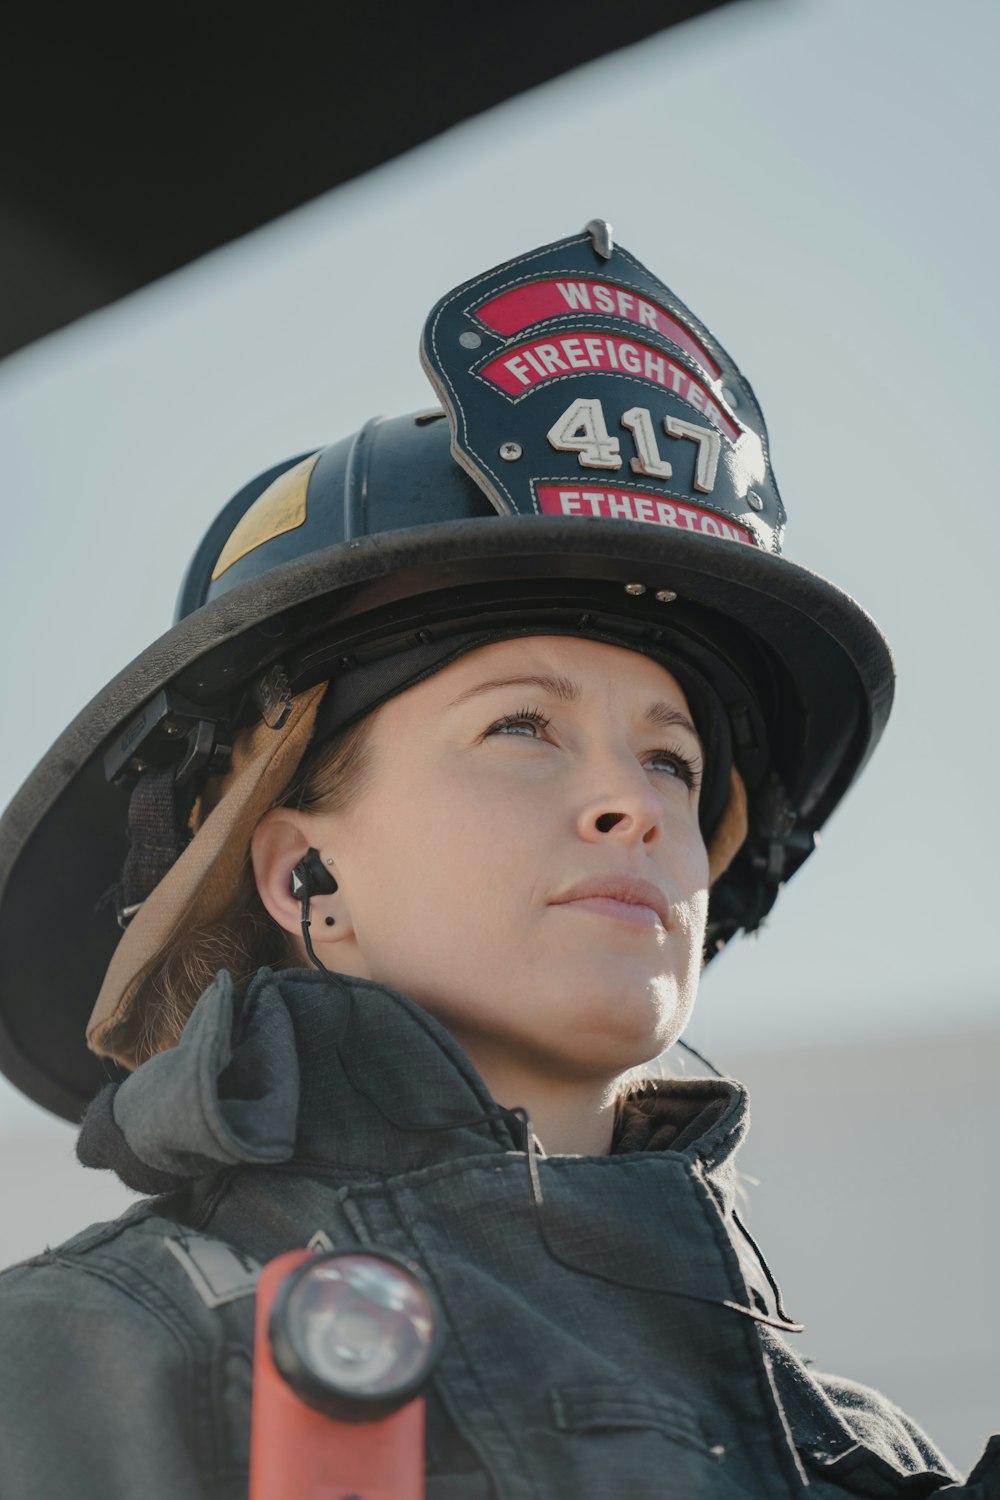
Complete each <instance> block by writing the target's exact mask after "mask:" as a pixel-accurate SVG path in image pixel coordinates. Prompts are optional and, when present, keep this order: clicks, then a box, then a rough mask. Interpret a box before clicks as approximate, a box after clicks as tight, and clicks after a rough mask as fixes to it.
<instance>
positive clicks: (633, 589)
mask: <svg viewBox="0 0 1000 1500" xmlns="http://www.w3.org/2000/svg"><path fill="white" fill-rule="evenodd" d="M625 592H626V594H634V595H636V596H637V597H638V595H639V594H644V593H645V592H646V585H645V584H644V583H627V584H626V585H625Z"/></svg>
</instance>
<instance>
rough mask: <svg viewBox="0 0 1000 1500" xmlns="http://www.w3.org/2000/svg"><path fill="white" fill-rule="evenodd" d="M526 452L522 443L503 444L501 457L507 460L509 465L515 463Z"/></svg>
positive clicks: (501, 445)
mask: <svg viewBox="0 0 1000 1500" xmlns="http://www.w3.org/2000/svg"><path fill="white" fill-rule="evenodd" d="M523 451H524V450H523V449H522V447H521V444H520V443H501V444H500V457H501V458H505V459H506V460H507V462H508V463H509V464H512V463H514V462H515V461H516V460H517V459H519V458H520V457H521V454H522V452H523Z"/></svg>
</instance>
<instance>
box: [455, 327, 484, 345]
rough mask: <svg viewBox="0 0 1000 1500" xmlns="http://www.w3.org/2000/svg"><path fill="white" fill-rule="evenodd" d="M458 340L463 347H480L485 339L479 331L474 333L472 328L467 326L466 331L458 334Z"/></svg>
mask: <svg viewBox="0 0 1000 1500" xmlns="http://www.w3.org/2000/svg"><path fill="white" fill-rule="evenodd" d="M458 342H459V343H460V344H461V346H462V348H463V349H478V348H479V346H480V344H481V343H482V342H483V341H482V339H481V338H480V337H479V334H478V333H473V331H472V329H471V328H467V329H466V330H465V332H464V333H460V334H459V335H458Z"/></svg>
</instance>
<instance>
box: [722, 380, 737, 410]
mask: <svg viewBox="0 0 1000 1500" xmlns="http://www.w3.org/2000/svg"><path fill="white" fill-rule="evenodd" d="M721 394H722V399H723V401H725V403H726V405H727V406H739V404H740V403H739V401H738V400H737V399H736V392H735V391H734V390H732V389H731V388H730V387H729V386H728V385H724V386H723V387H722V392H721Z"/></svg>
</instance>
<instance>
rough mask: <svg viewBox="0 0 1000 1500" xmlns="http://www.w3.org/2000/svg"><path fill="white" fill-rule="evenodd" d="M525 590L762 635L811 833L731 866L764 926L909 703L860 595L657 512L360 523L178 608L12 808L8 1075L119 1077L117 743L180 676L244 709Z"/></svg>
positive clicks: (726, 928)
mask: <svg viewBox="0 0 1000 1500" xmlns="http://www.w3.org/2000/svg"><path fill="white" fill-rule="evenodd" d="M637 585H641V586H643V592H642V593H641V594H640V593H638V592H635V589H636V586H637ZM627 586H628V587H630V588H631V589H632V590H633V591H632V592H626V588H627ZM491 590H492V591H493V592H492V593H491V592H490V591H491ZM521 594H523V595H524V596H525V598H526V599H527V598H529V597H530V599H531V604H532V610H533V617H535V615H537V613H538V601H539V599H542V600H543V601H544V602H545V606H546V607H547V608H556V607H557V606H558V605H559V604H560V601H561V603H562V604H563V605H564V606H565V609H567V610H570V611H571V610H572V609H574V608H576V607H578V605H579V603H580V602H581V601H584V602H586V601H588V600H589V601H590V607H597V608H600V609H604V610H606V611H608V612H609V613H610V612H614V614H615V616H616V617H617V618H619V619H620V620H622V621H624V622H626V624H627V623H628V622H633V623H634V625H635V628H636V631H637V636H636V639H637V643H638V642H639V641H641V639H642V634H643V632H646V633H647V634H648V633H649V632H652V631H655V630H656V629H657V628H662V630H663V631H666V632H668V633H669V632H670V631H671V630H672V629H674V628H675V623H674V622H676V623H677V624H678V625H680V626H682V627H683V628H684V629H685V630H689V631H690V632H692V633H693V636H698V637H700V638H701V639H707V640H709V641H710V640H711V639H712V638H713V635H712V622H713V621H717V622H720V625H722V626H724V628H725V631H726V632H727V640H728V642H729V643H730V644H731V645H732V649H733V651H734V653H735V655H736V657H739V655H740V652H741V650H742V649H743V647H745V648H746V651H747V652H748V653H750V655H751V656H754V657H755V658H756V659H758V660H759V661H761V662H766V663H767V675H768V685H767V694H768V695H769V699H770V701H769V704H768V708H767V717H768V722H769V725H770V732H771V737H772V745H771V750H770V755H771V759H772V761H773V760H774V759H775V758H777V761H778V762H779V763H780V765H781V768H782V782H783V784H784V787H785V789H786V791H787V794H788V796H789V798H790V799H791V802H792V804H793V805H794V809H795V813H796V820H797V828H798V834H799V843H798V845H797V846H796V845H795V844H789V846H788V848H787V849H786V850H785V851H784V863H783V865H782V867H781V869H780V870H779V871H777V872H775V871H773V870H772V871H771V872H768V871H767V870H761V869H755V867H754V864H753V859H752V858H751V857H750V856H748V857H747V858H746V859H743V858H742V856H741V858H740V859H738V860H737V861H736V863H735V864H734V867H733V869H732V871H731V872H729V873H728V874H727V875H726V876H725V877H723V880H722V882H720V884H721V886H722V888H723V889H722V891H721V893H720V894H719V902H720V906H719V910H720V911H721V912H722V913H723V919H722V927H721V928H720V929H719V930H720V931H722V933H723V939H722V940H724V939H725V937H726V936H728V935H729V932H730V931H731V930H732V931H735V930H736V929H737V928H738V927H739V926H741V925H747V922H746V920H745V915H746V912H747V911H749V910H758V909H759V910H764V909H766V904H769V901H768V900H767V881H768V880H770V881H771V883H772V885H775V888H776V884H775V882H776V880H778V879H780V880H786V879H787V878H788V877H789V875H790V874H792V873H794V870H795V869H796V868H797V867H798V865H799V864H800V863H801V861H802V859H804V858H805V857H806V854H807V853H808V851H809V847H810V845H809V839H808V837H805V838H803V837H802V834H803V832H805V833H806V834H807V835H808V834H810V833H813V832H815V831H816V830H817V829H818V828H820V827H821V826H822V824H823V823H824V822H825V820H826V819H827V817H828V816H829V814H830V813H831V811H832V810H833V808H834V807H835V806H836V804H837V802H838V801H839V800H840V798H841V797H842V796H843V794H844V792H845V791H846V790H847V787H848V786H849V785H850V783H851V781H852V780H853V779H854V777H855V776H856V775H857V774H858V772H859V771H860V770H861V768H862V767H863V765H864V764H865V762H866V760H867V759H868V757H869V755H870V754H871V751H872V749H873V748H874V746H875V744H876V743H877V741H878V739H879V736H880V735H881V732H882V729H883V727H884V725H885V721H886V719H887V717H888V713H889V709H890V707H891V703H892V693H893V681H894V673H893V665H892V658H891V655H890V652H889V648H888V646H887V644H886V642H885V640H884V638H883V636H882V634H881V632H880V631H879V629H878V627H877V626H876V625H875V623H874V622H873V621H872V619H871V618H870V616H869V615H868V614H867V613H866V612H865V611H864V610H863V609H862V608H861V607H860V606H859V605H858V604H857V603H856V602H855V601H854V600H853V599H851V598H850V597H849V596H848V595H847V594H845V593H844V592H843V591H842V590H840V589H838V588H837V587H836V586H835V585H833V584H831V583H829V582H828V581H827V580H826V579H824V578H822V577H820V576H819V575H817V574H815V573H812V572H810V571H809V570H807V569H805V568H802V567H800V566H798V565H796V564H795V563H791V562H789V561H787V560H786V559H784V558H781V557H779V556H776V555H772V554H769V553H767V552H765V551H763V550H762V549H760V548H756V547H750V546H744V545H740V544H739V543H734V542H731V541H728V540H723V539H717V538H714V537H710V536H704V535H689V534H686V533H684V532H682V531H680V530H676V529H668V528H663V527H654V526H649V525H645V524H643V523H641V522H631V521H618V520H615V521H611V520H604V519H599V518H593V519H590V518H583V517H572V518H561V517H532V518H526V517H504V516H496V517H477V518H473V519H469V520H458V521H449V522H444V523H440V524H437V523H434V524H425V525H420V526H415V527H411V528H409V529H406V530H398V531H394V532H392V533H390V534H385V533H383V534H380V535H374V536H368V537H361V538H358V539H357V540H354V541H351V542H346V543H342V544H340V545H337V546H334V547H330V548H327V549H325V550H320V551H316V552H311V553H309V554H308V555H307V556H304V557H301V558H298V559H295V560H293V561H290V562H287V563H285V564H283V565H281V566H279V567H276V568H273V569H271V570H270V571H268V572H267V573H266V574H265V575H264V576H262V577H260V578H258V579H254V580H251V581H248V582H246V583H243V584H239V585H237V586H236V587H234V588H233V589H232V590H231V591H230V592H229V593H226V594H224V595H222V596H221V597H219V598H217V599H215V600H213V601H212V602H210V603H208V604H206V605H204V606H203V607H201V608H199V609H197V610H196V611H195V612H194V613H192V614H191V615H189V616H188V617H187V618H185V619H183V620H181V621H180V623H179V624H177V625H175V626H174V627H173V628H172V629H171V630H169V631H168V632H167V633H166V634H165V635H163V636H162V637H161V638H160V639H159V640H158V641H156V642H155V643H154V644H153V645H152V646H150V647H149V648H148V649H147V650H146V651H144V652H143V653H142V654H141V655H140V656H139V657H137V658H136V659H135V660H134V661H133V662H132V663H131V664H130V665H129V666H127V667H126V668H125V669H124V670H123V671H122V672H121V673H119V675H118V676H117V677H116V678H115V679H114V680H113V681H112V682H111V683H109V684H108V686H107V687H106V688H104V689H103V690H102V691H101V692H100V693H98V694H97V696H96V697H95V698H94V699H93V700H92V701H91V703H89V704H88V705H87V707H86V708H85V709H84V710H83V711H82V712H81V713H80V714H79V715H78V717H77V718H76V719H75V720H74V722H73V723H72V724H71V725H70V726H69V728H68V729H67V730H66V731H65V732H64V734H63V735H61V736H60V738H59V740H58V741H57V742H56V743H55V745H54V746H53V747H52V749H51V750H50V751H49V753H48V754H47V755H46V756H45V758H44V759H43V760H42V761H41V763H40V764H39V766H38V767H37V768H36V770H35V771H34V773H33V774H32V775H31V776H30V777H29V779H28V780H27V782H26V783H25V784H24V786H23V787H22V788H21V790H20V791H19V793H18V794H17V796H16V797H15V799H14V801H13V802H12V803H11V805H10V807H9V808H8V810H7V812H6V814H5V815H4V817H3V819H2V821H0V1067H2V1069H3V1071H4V1072H5V1073H6V1074H7V1076H8V1077H9V1078H10V1079H11V1081H12V1082H13V1083H14V1084H15V1085H16V1086H17V1087H18V1088H20V1089H21V1090H22V1091H23V1092H24V1093H26V1094H27V1095H28V1096H29V1097H30V1098H32V1099H34V1100H35V1101H36V1102H37V1103H39V1104H41V1105H42V1106H43V1107H45V1108H46V1109H50V1110H52V1111H54V1112H55V1113H56V1114H59V1115H62V1116H64V1117H65V1118H67V1119H77V1118H79V1116H80V1114H81V1113H82V1111H83V1109H84V1108H85V1107H86V1105H87V1103H88V1102H89V1100H90V1099H91V1098H92V1097H93V1094H94V1093H95V1092H96V1090H97V1089H98V1088H99V1087H100V1086H101V1084H102V1083H104V1082H105V1081H107V1079H108V1078H109V1077H113V1076H116V1073H117V1070H116V1069H115V1067H114V1065H112V1064H110V1063H108V1062H107V1061H105V1060H103V1059H99V1058H97V1057H95V1056H93V1055H92V1054H91V1053H90V1052H88V1050H87V1047H86V1043H85V1028H86V1023H87V1019H88V1016H89V1014H90V1010H91V1007H92V1006H93V1003H94V999H95V997H96V995H97V992H98V990H99V988H100V984H101V979H102V976H103V974H104V972H105V970H106V968H107V965H108V963H109V961H110V958H111V955H112V953H113V951H114V949H115V946H116V944H117V942H118V940H119V938H120V936H121V934H120V931H119V928H118V925H117V921H116V912H115V906H114V902H113V900H110V899H109V892H110V891H111V890H112V888H113V887H114V885H115V883H116V882H117V880H118V878H119V875H120V872H121V867H122V863H123V861H124V857H125V853H126V847H127V810H128V795H127V792H126V791H125V790H123V789H122V788H121V787H120V786H116V785H113V784H110V783H109V782H108V781H107V780H106V779H105V773H104V755H105V752H106V751H107V750H108V748H109V746H111V745H114V744H115V742H116V741H117V740H118V739H119V738H120V736H121V735H122V732H123V730H124V729H125V727H126V726H128V725H129V724H130V723H131V722H132V721H133V720H135V719H136V716H137V715H139V714H140V713H141V711H142V710H143V708H144V706H145V705H146V704H148V703H149V702H150V700H151V699H153V698H154V697H155V695H156V694H157V693H159V692H160V691H161V689H164V688H170V687H174V688H179V689H180V690H181V691H183V693H184V695H185V697H186V698H187V699H189V700H192V701H195V702H204V703H205V704H213V703H218V702H219V701H220V700H221V699H225V698H228V699H229V701H231V702H233V703H235V702H236V701H237V700H238V699H239V698H240V697H241V695H245V689H246V686H247V684H248V683H249V682H250V681H251V680H252V678H253V677H254V676H255V675H256V674H258V673H259V672H260V671H261V670H262V669H263V668H265V667H266V666H268V665H270V664H272V663H273V662H275V661H278V660H281V661H282V662H283V664H286V665H287V664H288V662H289V661H290V660H294V662H295V667H294V671H295V673H297V674H298V677H299V681H298V683H297V684H296V687H301V686H302V685H304V684H305V681H306V679H307V678H308V676H309V673H310V671H311V672H312V674H313V680H316V678H317V677H318V676H322V675H324V674H325V675H327V676H330V675H335V662H336V652H337V650H338V648H344V649H345V650H356V649H357V646H358V643H359V642H362V643H363V641H364V640H366V639H367V640H374V639H376V638H386V637H387V636H388V635H389V634H391V633H392V632H393V631H395V632H396V633H397V634H399V635H400V636H401V637H402V638H404V639H405V636H406V632H407V631H409V630H412V629H413V628H414V626H415V622H418V621H420V620H421V619H423V620H425V621H427V620H432V621H433V620H435V619H437V620H441V621H444V620H445V619H446V618H450V619H458V618H460V616H461V614H462V609H463V607H464V608H466V610H467V612H476V613H477V617H478V618H479V619H481V618H482V616H481V614H478V605H477V601H481V600H482V599H483V598H484V597H489V598H490V599H491V600H495V601H496V602H497V607H500V605H501V604H502V606H503V608H504V609H506V610H507V611H508V613H509V612H510V611H512V610H516V608H517V598H518V596H519V595H521ZM658 594H670V595H676V596H677V597H676V600H675V601H672V602H661V601H659V600H658V599H657V595H658ZM615 601H617V603H616V602H615ZM317 641H321V642H323V643H325V644H323V646H322V649H319V650H317V649H315V643H316V642H317ZM345 643H346V644H345ZM640 649H641V646H640ZM760 857H761V856H760V854H759V852H758V853H757V854H756V855H755V856H753V858H756V859H757V861H758V863H759V860H760ZM754 882H757V885H758V886H759V890H758V889H756V888H755V891H754V893H753V900H751V899H750V895H749V894H748V893H749V892H750V887H751V886H752V885H753V884H754ZM715 899H716V897H715V895H714V894H713V901H714V900H715ZM770 899H771V900H773V894H772V895H771V897H770ZM755 903H756V904H755ZM764 903H766V904H764ZM726 912H730V913H731V917H730V918H726V916H725V914H726ZM55 913H58V920H57V923H56V919H55V917H54V914H55ZM741 917H742V918H744V920H741ZM55 925H58V931H59V941H58V942H54V941H53V928H54V926H55ZM751 925H752V924H751Z"/></svg>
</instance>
